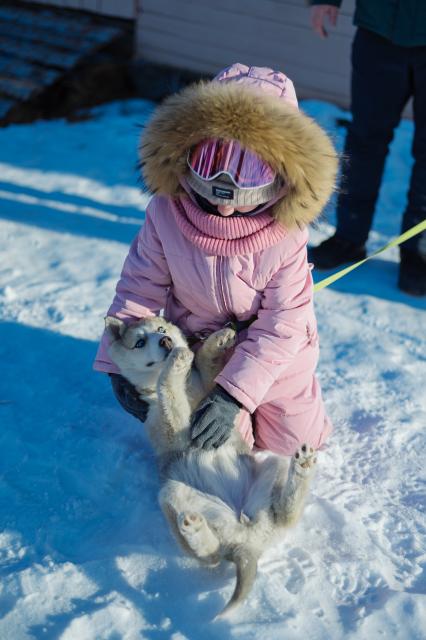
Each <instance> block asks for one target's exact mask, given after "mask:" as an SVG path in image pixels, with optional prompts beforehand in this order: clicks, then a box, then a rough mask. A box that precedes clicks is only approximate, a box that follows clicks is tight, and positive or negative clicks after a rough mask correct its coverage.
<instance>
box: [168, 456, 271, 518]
mask: <svg viewBox="0 0 426 640" xmlns="http://www.w3.org/2000/svg"><path fill="white" fill-rule="evenodd" d="M167 475H168V477H169V478H170V479H173V480H177V481H180V482H182V483H184V484H185V485H188V486H190V487H192V488H193V489H196V490H197V491H199V492H200V493H202V494H207V495H206V497H207V498H210V499H212V498H216V499H219V500H220V501H222V502H223V503H225V505H227V506H228V507H229V508H230V509H231V510H232V511H233V512H234V514H235V515H237V517H239V516H240V514H242V513H244V514H245V515H247V516H248V517H249V518H252V517H253V516H254V515H255V514H256V513H257V512H258V511H259V510H260V509H262V508H267V507H268V506H269V501H270V495H271V491H272V487H273V484H274V481H275V476H276V473H275V470H274V469H271V472H270V473H266V474H265V472H264V470H263V472H262V473H261V474H259V465H257V464H256V462H255V460H254V458H253V457H252V456H249V455H241V454H239V455H238V454H237V453H236V451H235V449H234V448H233V447H232V446H227V445H224V446H222V447H221V448H220V449H219V450H216V451H212V452H210V451H205V452H204V451H199V450H194V451H189V452H187V453H185V454H184V455H183V456H182V457H179V459H178V460H176V461H175V462H173V463H172V464H171V466H170V467H169V470H168V473H167ZM214 502H216V503H217V500H214Z"/></svg>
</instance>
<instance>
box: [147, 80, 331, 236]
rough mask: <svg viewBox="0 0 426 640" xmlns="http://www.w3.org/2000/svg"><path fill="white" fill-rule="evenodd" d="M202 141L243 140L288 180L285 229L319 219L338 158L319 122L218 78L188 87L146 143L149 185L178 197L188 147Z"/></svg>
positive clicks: (276, 208)
mask: <svg viewBox="0 0 426 640" xmlns="http://www.w3.org/2000/svg"><path fill="white" fill-rule="evenodd" d="M204 138H223V139H235V140H238V141H239V142H240V144H241V145H243V146H244V147H247V148H248V149H251V150H252V151H255V152H256V153H258V154H259V155H260V156H261V157H262V158H264V159H265V161H266V162H268V163H269V164H270V165H271V166H272V167H273V168H274V169H275V170H276V171H277V172H278V173H279V174H280V175H281V176H283V178H284V179H285V180H286V181H287V184H288V187H289V190H288V194H287V195H286V196H285V197H284V198H282V199H281V200H279V201H278V202H277V203H276V204H275V205H273V208H272V212H273V215H274V217H275V218H276V219H277V220H278V221H279V222H281V223H282V224H283V225H284V226H286V227H287V228H291V227H293V226H295V225H296V224H298V225H301V224H302V225H303V224H308V223H310V222H312V221H313V220H315V218H316V217H317V216H318V215H319V214H320V213H321V210H322V209H323V207H324V205H325V204H326V203H327V201H328V199H329V197H330V195H331V193H332V191H333V188H334V185H335V179H336V173H337V164H338V162H337V154H336V151H335V149H334V146H333V144H332V142H331V140H330V138H329V137H328V135H327V134H326V133H325V132H324V131H323V129H322V128H321V127H320V126H319V125H318V124H316V122H314V121H313V120H312V119H311V118H309V117H308V116H306V115H305V114H303V113H302V112H300V111H298V110H297V109H295V108H294V107H293V106H291V105H289V104H287V103H286V102H285V101H284V100H282V99H280V98H277V97H276V96H270V95H267V94H264V93H261V92H260V91H256V90H254V89H253V88H252V87H249V86H243V85H241V84H237V83H231V82H230V83H219V82H214V81H213V82H201V83H198V84H194V85H191V86H189V87H187V88H186V89H184V90H183V91H181V92H180V93H178V94H175V95H173V96H170V97H169V98H167V99H166V100H165V101H164V103H163V104H162V105H161V106H159V107H158V108H157V110H156V111H155V113H154V115H153V117H152V119H151V120H150V122H149V123H148V124H147V126H146V129H145V131H144V133H143V135H142V140H141V146H140V158H141V160H140V165H141V169H142V173H143V177H144V180H145V183H146V185H147V187H148V188H149V189H150V190H151V191H152V192H154V193H156V192H158V193H161V194H166V195H170V196H174V197H176V196H178V195H180V194H181V193H182V187H181V186H180V184H179V178H180V177H181V176H183V175H185V174H186V173H187V171H188V167H187V164H186V157H187V152H188V149H189V148H190V147H191V146H193V145H194V144H196V143H197V142H199V141H201V140H203V139H204Z"/></svg>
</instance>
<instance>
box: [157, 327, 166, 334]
mask: <svg viewBox="0 0 426 640" xmlns="http://www.w3.org/2000/svg"><path fill="white" fill-rule="evenodd" d="M157 332H158V333H166V330H165V328H164V327H158V329H157Z"/></svg>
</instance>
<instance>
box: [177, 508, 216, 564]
mask: <svg viewBox="0 0 426 640" xmlns="http://www.w3.org/2000/svg"><path fill="white" fill-rule="evenodd" d="M177 524H178V527H179V531H180V533H181V535H182V536H183V537H184V538H185V540H186V542H187V544H188V546H189V547H190V548H191V549H192V551H193V553H194V554H195V555H196V556H197V558H198V559H199V560H204V561H206V560H207V561H208V562H209V563H211V562H212V560H213V559H214V558H215V557H216V556H217V554H218V552H219V546H220V544H219V540H218V539H217V537H216V535H215V534H214V533H213V531H212V530H211V529H210V527H209V525H208V523H207V520H206V519H205V517H204V516H203V515H202V514H201V513H195V512H193V511H182V512H181V513H180V514H179V515H178V519H177ZM217 561H218V558H217V559H216V562H217Z"/></svg>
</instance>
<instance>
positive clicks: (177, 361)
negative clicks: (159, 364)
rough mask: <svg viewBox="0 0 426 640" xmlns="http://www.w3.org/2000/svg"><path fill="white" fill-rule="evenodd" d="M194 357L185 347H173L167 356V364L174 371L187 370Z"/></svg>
mask: <svg viewBox="0 0 426 640" xmlns="http://www.w3.org/2000/svg"><path fill="white" fill-rule="evenodd" d="M193 359H194V354H193V352H192V351H191V350H190V349H188V348H187V347H175V348H174V349H172V351H171V352H170V355H169V357H168V365H169V367H171V368H172V370H173V371H174V372H176V373H180V372H181V371H188V369H189V368H190V366H191V364H192V361H193Z"/></svg>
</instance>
